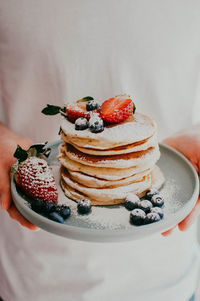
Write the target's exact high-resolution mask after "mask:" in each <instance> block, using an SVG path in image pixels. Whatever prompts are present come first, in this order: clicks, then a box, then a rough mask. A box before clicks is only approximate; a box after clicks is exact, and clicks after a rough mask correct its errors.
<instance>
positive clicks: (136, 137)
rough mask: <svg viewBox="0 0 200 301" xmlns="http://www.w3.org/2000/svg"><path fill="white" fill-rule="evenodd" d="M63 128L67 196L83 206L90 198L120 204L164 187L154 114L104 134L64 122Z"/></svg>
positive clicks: (63, 177) (134, 117)
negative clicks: (82, 201)
mask: <svg viewBox="0 0 200 301" xmlns="http://www.w3.org/2000/svg"><path fill="white" fill-rule="evenodd" d="M61 130H62V131H61V137H62V140H63V144H62V145H61V147H60V154H59V156H58V160H59V162H60V163H61V186H62V188H63V190H64V193H65V195H66V196H67V197H69V198H71V199H73V200H75V201H77V202H78V201H80V200H81V199H83V198H87V199H90V201H91V203H92V204H93V205H112V204H119V203H123V202H124V201H125V198H126V196H127V194H128V193H134V194H137V195H138V196H139V197H142V196H143V195H144V194H145V192H146V191H147V190H148V189H150V188H151V187H152V186H153V187H155V188H156V189H159V188H160V187H161V186H162V184H163V183H164V176H163V174H162V172H161V171H160V169H159V168H158V167H157V166H156V165H155V164H156V162H157V161H158V159H159V157H160V152H159V146H158V141H157V126H156V124H155V122H154V121H153V120H152V119H151V118H149V117H148V116H145V115H143V114H140V113H135V114H134V115H132V116H130V117H129V118H128V119H127V120H125V121H124V122H121V123H119V124H115V125H109V126H106V127H105V128H104V131H102V132H100V133H92V132H90V130H89V129H86V130H83V131H77V130H75V126H74V124H73V123H71V122H70V121H68V120H67V119H64V120H63V122H62V124H61Z"/></svg>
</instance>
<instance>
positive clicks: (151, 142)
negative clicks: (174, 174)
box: [61, 133, 158, 156]
mask: <svg viewBox="0 0 200 301" xmlns="http://www.w3.org/2000/svg"><path fill="white" fill-rule="evenodd" d="M61 137H62V138H63V140H64V141H65V142H66V143H70V141H68V139H67V136H65V137H64V134H63V133H61ZM71 145H73V146H74V147H75V148H76V149H78V150H79V151H80V152H82V153H85V154H89V155H95V156H112V155H121V154H128V153H132V152H137V151H142V150H147V149H148V148H150V147H156V146H157V145H158V141H157V135H156V134H154V135H153V136H152V137H150V138H147V139H145V140H142V141H138V142H135V143H131V144H127V145H121V146H118V147H114V148H110V149H107V150H103V149H93V148H86V147H79V146H78V145H76V144H73V143H71Z"/></svg>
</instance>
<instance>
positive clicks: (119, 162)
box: [63, 144, 160, 168]
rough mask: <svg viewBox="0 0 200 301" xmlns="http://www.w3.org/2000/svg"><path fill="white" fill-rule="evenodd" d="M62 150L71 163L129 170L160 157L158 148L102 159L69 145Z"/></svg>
mask: <svg viewBox="0 0 200 301" xmlns="http://www.w3.org/2000/svg"><path fill="white" fill-rule="evenodd" d="M63 149H64V151H65V155H66V156H67V157H68V158H69V159H71V160H72V161H75V162H78V163H81V164H84V165H87V166H95V167H110V168H129V167H132V166H135V165H139V164H140V163H141V162H144V161H151V160H158V159H159V157H160V152H159V148H158V146H157V147H156V148H152V147H150V148H149V149H147V150H144V151H138V152H132V153H129V154H123V155H113V156H103V157H102V156H94V155H89V154H85V153H82V152H80V151H79V150H77V149H76V148H75V147H73V146H72V145H70V144H65V145H64V146H63Z"/></svg>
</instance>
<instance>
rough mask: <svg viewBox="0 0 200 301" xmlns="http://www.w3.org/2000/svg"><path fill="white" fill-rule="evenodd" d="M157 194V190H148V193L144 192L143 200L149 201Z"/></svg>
mask: <svg viewBox="0 0 200 301" xmlns="http://www.w3.org/2000/svg"><path fill="white" fill-rule="evenodd" d="M158 193H159V191H158V190H156V189H154V188H152V189H150V190H148V191H147V192H146V195H145V198H146V199H147V200H150V201H151V198H152V196H153V195H155V194H158Z"/></svg>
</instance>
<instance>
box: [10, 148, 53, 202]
mask: <svg viewBox="0 0 200 301" xmlns="http://www.w3.org/2000/svg"><path fill="white" fill-rule="evenodd" d="M40 146H41V145H40ZM43 146H44V145H43ZM38 149H40V150H41V149H42V150H43V151H44V152H42V153H38V151H37V150H38ZM46 151H47V149H44V148H41V147H38V145H34V146H32V147H30V148H29V149H28V150H27V151H25V150H23V149H22V148H21V147H20V146H18V147H17V150H16V151H15V154H14V156H15V157H16V158H17V159H18V162H17V163H16V164H15V167H14V169H15V172H14V177H15V181H16V183H17V185H18V186H19V187H20V188H21V189H22V191H23V192H24V193H25V194H26V195H28V196H30V197H32V198H33V199H38V200H42V201H52V202H56V201H57V199H58V191H57V188H56V183H55V178H54V176H53V174H52V171H51V169H50V167H49V166H48V164H47V161H46V160H45V159H44V158H45V152H46ZM38 156H39V157H38ZM40 156H41V157H40ZM12 171H13V170H12Z"/></svg>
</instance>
